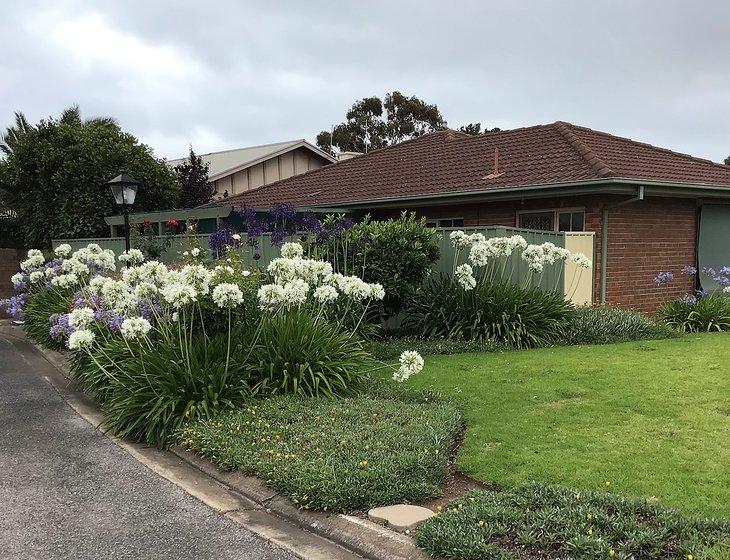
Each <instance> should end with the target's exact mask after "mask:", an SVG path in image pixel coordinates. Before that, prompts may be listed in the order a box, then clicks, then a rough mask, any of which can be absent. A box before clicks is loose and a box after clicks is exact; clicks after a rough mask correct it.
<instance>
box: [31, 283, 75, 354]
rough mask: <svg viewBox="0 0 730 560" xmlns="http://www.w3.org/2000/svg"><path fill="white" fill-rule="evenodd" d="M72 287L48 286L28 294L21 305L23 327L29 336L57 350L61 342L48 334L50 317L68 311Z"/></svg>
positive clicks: (42, 344)
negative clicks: (45, 288)
mask: <svg viewBox="0 0 730 560" xmlns="http://www.w3.org/2000/svg"><path fill="white" fill-rule="evenodd" d="M72 295H73V290H72V289H64V288H49V289H47V290H42V291H39V292H34V293H32V294H30V295H29V297H28V300H27V302H26V304H25V306H24V307H23V312H24V314H25V324H24V325H23V328H24V329H25V332H26V333H27V334H28V336H29V337H30V338H32V339H33V340H34V341H35V342H37V343H38V344H40V345H41V346H45V347H46V348H51V349H53V350H58V349H60V348H61V342H59V341H58V340H56V339H54V338H52V337H51V336H50V333H49V331H50V328H51V317H52V316H53V315H57V314H60V313H66V312H68V310H69V308H70V307H71V297H72Z"/></svg>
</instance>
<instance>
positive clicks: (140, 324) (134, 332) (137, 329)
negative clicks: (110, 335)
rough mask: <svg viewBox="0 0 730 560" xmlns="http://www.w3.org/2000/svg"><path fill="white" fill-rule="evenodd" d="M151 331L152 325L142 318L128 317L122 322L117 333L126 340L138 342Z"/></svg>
mask: <svg viewBox="0 0 730 560" xmlns="http://www.w3.org/2000/svg"><path fill="white" fill-rule="evenodd" d="M150 330H152V325H151V324H150V322H149V321H148V320H147V319H145V318H144V317H130V318H128V319H124V321H122V326H121V327H120V329H119V331H120V332H121V333H122V336H123V337H124V338H125V339H126V340H140V339H143V338H145V337H146V336H147V334H148V333H149V332H150Z"/></svg>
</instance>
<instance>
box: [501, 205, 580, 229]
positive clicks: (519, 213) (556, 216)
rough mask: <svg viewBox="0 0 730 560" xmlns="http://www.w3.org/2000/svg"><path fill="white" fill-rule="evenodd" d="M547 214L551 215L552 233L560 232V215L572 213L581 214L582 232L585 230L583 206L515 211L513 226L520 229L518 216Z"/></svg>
mask: <svg viewBox="0 0 730 560" xmlns="http://www.w3.org/2000/svg"><path fill="white" fill-rule="evenodd" d="M548 212H552V213H553V229H552V231H554V232H558V231H560V230H559V228H560V214H563V213H565V214H568V213H571V214H572V213H573V212H583V231H585V230H586V209H585V206H576V207H568V208H543V209H540V210H538V209H530V210H517V216H516V218H515V224H516V225H517V227H518V228H519V227H520V216H522V215H523V214H547V213H548Z"/></svg>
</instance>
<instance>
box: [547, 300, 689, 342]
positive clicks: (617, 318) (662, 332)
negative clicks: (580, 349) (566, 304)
mask: <svg viewBox="0 0 730 560" xmlns="http://www.w3.org/2000/svg"><path fill="white" fill-rule="evenodd" d="M672 336H675V335H674V333H673V331H672V330H671V329H670V328H669V327H667V326H666V325H662V324H660V323H657V322H656V321H654V320H653V319H652V318H650V317H647V316H646V315H644V314H642V313H639V312H637V311H634V310H631V309H619V308H616V307H579V308H578V309H576V313H575V315H574V317H573V318H572V319H571V320H570V321H569V322H568V323H567V324H566V325H565V327H564V328H563V329H562V330H561V332H560V334H559V335H558V339H557V340H556V344H612V343H615V342H628V341H631V340H651V339H658V338H670V337H672Z"/></svg>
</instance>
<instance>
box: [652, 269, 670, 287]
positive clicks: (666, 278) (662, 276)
mask: <svg viewBox="0 0 730 560" xmlns="http://www.w3.org/2000/svg"><path fill="white" fill-rule="evenodd" d="M672 280H674V274H672V273H671V272H660V273H659V274H657V275H656V276H655V277H654V285H655V286H661V285H662V284H666V283H667V282H671V281H672Z"/></svg>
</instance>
